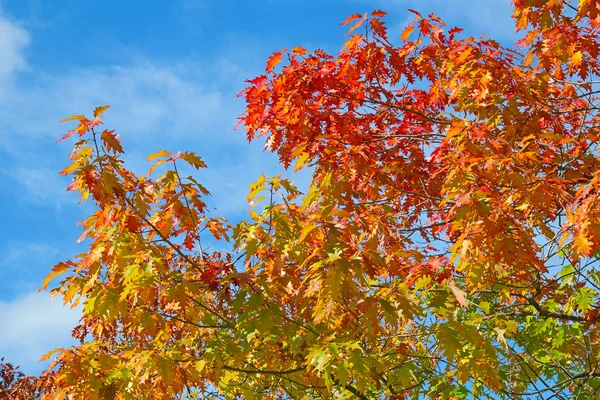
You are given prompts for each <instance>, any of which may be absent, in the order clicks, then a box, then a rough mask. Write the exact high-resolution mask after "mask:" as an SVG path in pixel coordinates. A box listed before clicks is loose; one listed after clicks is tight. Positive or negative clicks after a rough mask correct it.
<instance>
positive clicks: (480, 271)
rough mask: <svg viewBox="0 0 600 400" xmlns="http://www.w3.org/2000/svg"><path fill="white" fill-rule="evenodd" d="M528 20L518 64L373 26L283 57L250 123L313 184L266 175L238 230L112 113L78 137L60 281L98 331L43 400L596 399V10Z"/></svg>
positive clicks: (270, 72)
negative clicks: (135, 143)
mask: <svg viewBox="0 0 600 400" xmlns="http://www.w3.org/2000/svg"><path fill="white" fill-rule="evenodd" d="M513 3H514V15H513V16H514V19H515V23H516V29H517V31H518V32H519V35H520V37H522V39H520V40H519V41H518V42H517V43H516V45H515V46H514V47H512V48H506V47H503V46H501V45H500V44H499V43H498V42H496V41H494V40H492V39H490V38H487V37H481V38H472V37H464V35H462V34H461V30H460V29H458V28H447V27H446V26H445V24H444V22H443V21H442V20H441V19H440V18H438V17H436V16H435V15H429V16H428V17H424V16H422V15H420V14H419V13H418V12H416V11H411V12H412V13H413V14H414V15H415V19H414V21H413V22H412V23H410V24H409V25H408V27H407V28H406V29H405V30H404V32H403V33H402V35H401V37H400V38H393V37H388V34H387V32H386V26H385V22H384V17H385V13H384V12H382V11H375V12H373V13H371V14H365V15H358V14H357V15H354V16H351V17H350V18H348V19H347V20H346V21H345V24H348V26H349V27H350V29H349V39H348V41H347V43H346V44H345V45H344V47H343V49H342V50H341V51H340V52H339V53H338V54H337V55H330V54H327V53H326V52H324V51H321V50H318V51H315V52H312V53H309V52H308V51H307V50H305V49H303V48H299V47H295V48H293V49H291V50H282V51H280V52H277V53H275V54H274V55H273V56H272V57H271V58H270V59H269V60H268V63H267V67H266V72H265V74H264V75H262V76H259V77H257V78H255V79H252V80H250V81H248V86H247V87H246V88H245V89H244V90H243V91H242V93H241V94H240V96H241V97H243V98H244V99H245V101H246V111H245V113H244V114H243V115H242V116H241V118H240V124H241V125H242V126H243V129H244V130H245V132H246V134H247V137H248V139H249V140H251V141H252V140H257V138H261V137H264V138H265V139H266V148H267V149H268V150H269V151H272V152H275V153H276V154H277V155H278V157H279V159H280V161H281V163H282V165H284V166H285V167H289V168H293V169H295V170H298V169H302V168H310V169H311V171H312V179H311V182H310V187H309V189H308V191H307V192H306V193H301V192H300V191H299V190H298V189H297V188H296V187H295V186H294V184H293V183H292V181H291V180H289V179H286V178H283V177H270V178H267V177H265V176H262V177H260V178H259V179H258V181H257V182H256V183H255V184H253V185H252V187H251V188H250V194H249V196H248V200H249V202H250V203H251V207H252V209H251V211H250V212H249V215H248V218H247V219H246V220H245V221H243V222H241V223H239V224H237V225H235V226H230V225H229V223H228V222H227V221H226V220H225V219H223V218H220V217H217V216H213V215H211V214H210V213H209V212H208V210H207V207H206V204H205V201H204V199H205V197H206V196H207V195H208V190H207V189H206V188H204V187H203V186H202V184H201V182H198V181H197V180H196V179H195V178H194V176H193V175H188V174H184V173H183V172H182V171H184V170H190V169H201V168H206V165H205V164H204V162H203V161H202V159H201V158H200V157H199V156H198V155H197V154H195V153H193V152H181V153H171V152H168V151H165V150H160V151H158V152H157V153H155V154H153V155H151V156H149V157H148V161H149V162H150V163H151V166H150V169H149V171H148V173H147V174H146V175H143V176H137V175H135V174H134V173H132V172H131V171H129V170H127V169H126V166H125V164H124V162H123V148H122V147H121V143H120V141H119V137H118V135H117V134H116V133H115V132H114V131H112V130H104V128H102V119H101V118H102V114H103V113H104V112H105V111H106V109H107V108H108V107H99V108H97V109H96V110H95V111H94V114H93V117H91V118H89V119H88V118H86V117H85V116H75V117H72V118H70V120H73V121H76V122H77V126H76V127H75V128H74V129H73V130H71V131H69V132H68V133H67V134H66V135H65V137H63V139H67V138H69V137H71V136H73V137H75V138H76V143H75V147H74V149H73V151H72V153H71V155H70V159H71V164H70V165H69V166H68V167H67V168H66V169H64V170H63V171H62V174H64V175H68V176H70V177H72V179H73V180H72V183H71V185H70V186H69V190H72V191H75V192H77V193H79V194H80V196H81V199H82V200H88V201H91V202H93V203H94V204H95V206H96V207H95V211H94V213H93V214H92V215H90V216H89V217H88V218H87V219H86V220H84V221H83V222H82V225H83V234H82V237H81V240H82V241H84V243H85V246H86V249H85V250H84V251H83V252H82V253H81V254H79V255H77V256H75V257H73V258H72V259H70V260H67V261H65V262H62V263H60V264H58V265H56V266H55V267H54V268H53V270H52V272H51V273H50V274H49V276H48V278H47V280H46V282H45V283H44V288H45V287H46V286H47V285H48V284H49V282H50V281H52V280H53V279H55V278H56V277H59V278H56V279H58V280H59V281H60V283H56V281H53V282H55V283H54V286H55V287H54V288H53V289H52V290H51V292H52V293H53V294H60V295H61V296H62V297H63V298H64V301H65V302H66V303H67V304H72V305H77V304H81V305H83V317H82V319H81V322H80V324H79V326H78V327H77V328H76V329H75V330H74V332H73V336H74V338H75V339H77V340H78V341H79V344H78V345H76V346H73V347H70V348H66V349H58V350H57V351H55V352H53V353H50V354H48V356H47V357H49V358H51V360H52V363H51V366H50V368H49V371H48V374H53V375H52V376H53V379H52V380H51V381H52V385H49V384H48V385H46V386H45V391H44V394H43V396H44V397H45V398H48V399H63V398H73V399H83V398H85V399H104V398H115V399H141V398H153V399H154V398H156V399H172V398H178V399H179V398H181V399H183V398H202V399H204V398H206V399H208V398H248V399H251V398H252V399H313V398H314V399H317V398H320V399H332V398H340V399H341V398H348V399H354V398H359V399H380V398H389V399H409V398H412V399H422V398H431V399H460V398H478V399H486V398H488V399H500V398H502V399H526V398H551V396H555V398H558V399H566V398H569V399H570V398H577V399H590V398H598V397H600V394H599V393H600V391H599V388H600V339H599V337H600V332H599V327H600V264H599V262H598V257H599V255H600V191H599V188H600V169H599V168H600V153H599V150H600V147H599V144H600V114H599V112H598V110H599V108H598V107H599V103H598V101H599V98H598V93H600V90H599V89H598V86H599V85H598V83H599V82H600V81H599V80H598V79H599V76H600V65H599V62H598V55H599V50H600V49H599V46H600V40H599V39H600V38H599V32H600V17H599V13H600V2H598V0H580V1H579V2H571V1H561V0H549V1H548V0H513ZM398 39H399V40H398ZM124 134H126V133H124ZM216 242H220V243H221V245H220V247H219V248H227V247H229V248H231V251H230V252H219V251H212V250H210V249H208V247H207V246H208V245H210V244H212V243H216ZM41 386H42V387H44V385H41ZM0 390H2V389H0Z"/></svg>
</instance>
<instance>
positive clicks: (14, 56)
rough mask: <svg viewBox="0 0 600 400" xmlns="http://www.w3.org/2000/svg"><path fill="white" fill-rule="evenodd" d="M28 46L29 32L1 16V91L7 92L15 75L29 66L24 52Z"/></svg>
mask: <svg viewBox="0 0 600 400" xmlns="http://www.w3.org/2000/svg"><path fill="white" fill-rule="evenodd" d="M0 14H1V10H0ZM28 45H29V34H28V33H27V31H26V30H25V29H23V28H22V27H21V26H19V25H18V24H16V23H14V22H12V21H10V20H9V19H7V18H5V17H4V16H2V15H0V60H2V62H0V90H2V91H4V90H6V85H8V84H10V82H11V80H12V77H13V76H14V73H15V72H16V71H18V70H20V69H23V68H25V67H26V66H27V63H26V61H25V57H24V55H23V50H24V49H25V48H26V47H27V46H28Z"/></svg>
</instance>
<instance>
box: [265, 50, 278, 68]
mask: <svg viewBox="0 0 600 400" xmlns="http://www.w3.org/2000/svg"><path fill="white" fill-rule="evenodd" d="M281 55H282V53H281V52H280V51H277V52H275V53H273V54H272V55H271V56H270V57H269V60H268V61H267V68H266V70H267V72H271V71H273V68H275V67H276V66H277V64H279V63H280V62H281V58H282V57H281Z"/></svg>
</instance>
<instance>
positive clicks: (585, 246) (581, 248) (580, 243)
mask: <svg viewBox="0 0 600 400" xmlns="http://www.w3.org/2000/svg"><path fill="white" fill-rule="evenodd" d="M592 245H593V243H592V242H590V241H589V240H588V239H587V238H586V237H585V236H584V235H582V234H579V235H577V237H576V238H575V240H574V242H573V248H574V249H575V250H576V251H577V252H579V253H580V254H583V255H585V256H589V255H590V253H591V251H592Z"/></svg>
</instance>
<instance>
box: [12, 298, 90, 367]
mask: <svg viewBox="0 0 600 400" xmlns="http://www.w3.org/2000/svg"><path fill="white" fill-rule="evenodd" d="M80 316H81V310H80V309H78V308H75V309H69V308H68V307H63V305H62V301H61V300H60V299H59V298H55V299H54V300H53V301H50V300H49V296H48V293H47V292H42V293H29V294H26V295H24V296H21V297H18V298H16V299H13V300H11V301H8V302H0V354H2V356H4V357H5V358H6V361H10V362H12V363H13V364H15V365H21V367H22V368H23V370H24V371H25V372H28V373H36V372H39V370H40V369H41V366H40V365H39V364H38V360H39V359H40V357H41V356H42V355H44V354H45V353H47V352H48V351H50V350H52V349H54V348H57V347H61V346H66V345H69V344H70V343H71V342H70V332H71V330H72V329H73V328H74V327H75V325H77V322H78V321H79V318H80Z"/></svg>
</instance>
